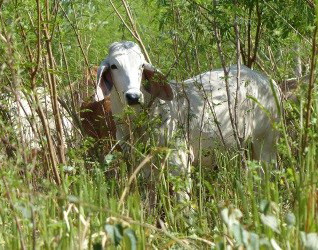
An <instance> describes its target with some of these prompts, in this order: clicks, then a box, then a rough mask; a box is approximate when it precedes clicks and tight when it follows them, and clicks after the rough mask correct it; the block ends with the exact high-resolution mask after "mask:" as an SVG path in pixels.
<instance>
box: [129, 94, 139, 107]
mask: <svg viewBox="0 0 318 250" xmlns="http://www.w3.org/2000/svg"><path fill="white" fill-rule="evenodd" d="M139 98H140V95H139V94H132V93H131V94H130V93H129V94H126V100H127V103H128V104H129V105H135V104H139Z"/></svg>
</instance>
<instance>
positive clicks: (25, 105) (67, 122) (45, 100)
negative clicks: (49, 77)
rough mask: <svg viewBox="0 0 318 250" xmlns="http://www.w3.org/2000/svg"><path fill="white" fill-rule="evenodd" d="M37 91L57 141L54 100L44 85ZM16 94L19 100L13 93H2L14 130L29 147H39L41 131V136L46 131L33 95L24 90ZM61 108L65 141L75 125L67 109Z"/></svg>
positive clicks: (2, 100)
mask: <svg viewBox="0 0 318 250" xmlns="http://www.w3.org/2000/svg"><path fill="white" fill-rule="evenodd" d="M36 91H37V95H38V96H39V100H40V103H41V107H42V109H43V112H44V113H45V116H46V118H47V124H48V127H49V129H50V132H51V134H52V135H53V138H54V139H55V140H54V142H56V141H57V131H56V126H55V122H54V117H53V110H52V102H51V98H50V96H49V93H48V90H46V89H45V88H43V87H39V88H37V89H36ZM16 95H17V96H18V98H17V100H16V98H15V97H13V96H11V95H2V96H1V98H0V100H1V102H4V104H5V106H6V107H7V108H8V115H9V117H10V123H11V124H12V128H13V130H14V131H16V133H17V134H18V135H21V136H22V137H23V138H20V139H21V140H23V141H24V143H25V145H26V146H27V147H29V149H39V147H40V138H39V136H40V135H39V133H40V134H41V136H44V132H43V129H42V123H41V120H40V118H39V116H38V114H37V112H36V111H35V110H36V107H35V101H34V100H33V98H32V95H26V94H25V93H24V92H22V91H16ZM60 110H62V116H61V118H62V126H63V133H64V134H63V140H64V141H65V137H69V136H70V135H71V133H72V131H73V125H72V122H71V118H70V116H69V115H68V114H67V113H66V111H65V110H63V109H60ZM65 146H66V145H65Z"/></svg>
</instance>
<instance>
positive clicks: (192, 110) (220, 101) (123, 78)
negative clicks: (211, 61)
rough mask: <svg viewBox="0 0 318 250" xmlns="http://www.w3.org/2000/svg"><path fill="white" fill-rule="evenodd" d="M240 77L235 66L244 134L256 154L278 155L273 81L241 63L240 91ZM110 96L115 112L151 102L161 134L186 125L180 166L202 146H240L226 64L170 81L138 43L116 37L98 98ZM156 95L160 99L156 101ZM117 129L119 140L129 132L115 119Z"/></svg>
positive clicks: (232, 81) (233, 82) (179, 142)
mask: <svg viewBox="0 0 318 250" xmlns="http://www.w3.org/2000/svg"><path fill="white" fill-rule="evenodd" d="M236 77H237V66H232V67H230V69H229V75H228V83H229V92H230V100H231V104H232V105H231V108H232V110H231V112H232V115H233V119H235V118H237V121H236V124H237V125H238V126H237V127H238V135H239V137H240V140H241V141H242V142H243V141H246V140H247V139H249V138H250V139H251V141H252V144H253V155H254V158H255V159H257V160H264V161H267V162H269V161H271V160H275V157H276V151H275V142H276V139H277V135H278V134H277V132H276V131H275V129H273V123H274V122H277V121H279V112H278V110H277V105H276V102H275V98H274V95H273V91H272V89H271V83H270V81H269V79H268V78H267V77H265V76H264V75H262V74H260V73H258V72H256V71H253V70H251V69H249V68H247V67H245V66H242V67H241V70H240V82H239V86H240V87H239V91H238V92H237V78H236ZM142 79H146V80H148V84H146V85H145V86H144V85H143V84H142ZM272 86H273V89H274V90H275V91H276V93H277V95H278V99H280V94H279V90H278V87H277V85H276V84H275V83H272ZM236 93H237V95H236ZM106 96H110V100H111V109H112V113H113V114H114V115H120V114H121V113H122V112H123V109H124V107H125V106H126V105H130V106H134V107H136V108H139V107H140V106H142V105H144V106H150V105H151V109H152V111H153V113H154V114H160V115H161V116H162V126H161V131H162V132H161V135H162V137H164V136H167V135H168V138H170V139H171V138H174V134H175V133H174V132H175V131H178V129H176V128H183V131H184V136H179V137H178V139H176V144H175V145H176V150H175V153H174V155H173V156H172V157H171V160H172V162H174V163H175V164H176V165H177V166H178V167H180V170H179V171H180V172H184V171H185V172H187V171H188V169H189V168H188V167H189V165H190V164H189V162H191V161H192V160H193V159H192V157H190V158H189V157H188V156H191V155H190V154H189V152H192V153H193V154H192V155H193V156H194V159H196V158H197V157H198V154H199V150H200V149H201V150H205V151H207V150H210V149H213V148H216V147H222V146H223V147H226V148H229V147H235V146H236V140H235V138H234V135H233V127H232V124H231V120H230V115H229V109H228V101H227V100H228V98H227V92H226V85H225V80H224V71H223V69H217V70H213V71H208V72H205V73H203V74H201V75H198V76H196V77H193V78H191V79H188V80H186V81H184V82H182V83H179V84H177V83H173V82H170V83H167V82H165V81H164V77H163V76H162V74H160V72H158V71H157V70H156V69H155V68H154V67H153V66H152V65H150V64H148V63H147V62H146V61H145V58H144V56H143V54H142V52H141V50H140V48H139V46H138V45H136V44H135V43H133V42H128V41H125V42H115V43H113V44H112V45H111V46H110V48H109V54H108V56H107V58H106V59H105V60H104V61H103V62H102V63H101V65H100V67H99V70H98V82H97V90H96V100H97V101H99V100H102V99H104V97H106ZM236 96H237V98H236ZM153 98H155V99H156V100H157V101H155V102H153V103H152V104H151V100H152V99H153ZM236 99H237V105H236V106H237V108H236V111H235V110H234V106H235V100H236ZM116 131H117V132H116V137H117V140H125V138H127V136H128V135H129V128H128V126H127V125H126V124H116ZM162 141H164V140H163V139H162ZM185 145H187V146H188V147H185ZM187 149H188V150H187ZM204 155H205V156H203V161H202V162H203V163H204V164H211V162H212V159H211V155H209V154H207V155H206V154H204Z"/></svg>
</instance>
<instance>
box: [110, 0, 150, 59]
mask: <svg viewBox="0 0 318 250" xmlns="http://www.w3.org/2000/svg"><path fill="white" fill-rule="evenodd" d="M109 2H110V4H111V5H112V7H113V9H114V11H115V12H116V14H117V16H118V17H119V19H120V21H121V22H122V23H123V24H124V26H125V27H126V28H127V29H128V31H129V32H130V33H131V35H132V36H133V37H134V38H135V39H136V40H137V42H138V44H139V45H140V47H141V49H142V51H143V53H144V55H145V57H146V60H147V61H148V62H149V63H151V60H150V57H149V55H148V52H147V50H146V47H145V45H144V43H143V42H142V39H141V37H140V35H139V33H138V30H137V26H136V22H135V21H134V19H133V17H132V13H131V11H130V8H129V5H128V3H127V1H125V0H122V3H123V5H124V8H125V11H126V15H127V16H128V19H129V22H130V26H131V27H129V25H128V24H127V23H126V22H125V20H124V18H123V17H122V15H121V14H120V13H119V11H118V9H117V8H116V6H115V5H114V3H113V1H112V0H109Z"/></svg>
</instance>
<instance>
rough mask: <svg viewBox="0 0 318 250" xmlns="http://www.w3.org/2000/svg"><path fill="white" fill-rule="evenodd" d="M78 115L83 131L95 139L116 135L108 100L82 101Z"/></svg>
mask: <svg viewBox="0 0 318 250" xmlns="http://www.w3.org/2000/svg"><path fill="white" fill-rule="evenodd" d="M80 117H81V120H82V126H83V130H84V132H85V133H86V134H87V135H88V136H91V137H93V138H95V139H98V140H100V139H107V138H109V139H111V138H115V137H116V126H115V122H114V119H113V116H112V113H111V108H110V100H109V98H105V99H104V100H102V101H99V102H96V101H94V102H89V103H83V104H82V105H81V111H80Z"/></svg>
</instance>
